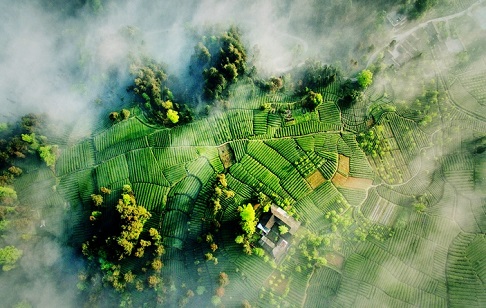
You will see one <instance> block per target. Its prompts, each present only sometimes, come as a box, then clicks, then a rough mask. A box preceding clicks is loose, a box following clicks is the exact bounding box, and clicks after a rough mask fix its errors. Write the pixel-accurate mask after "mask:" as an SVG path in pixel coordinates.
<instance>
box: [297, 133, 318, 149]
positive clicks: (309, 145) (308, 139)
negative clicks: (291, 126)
mask: <svg viewBox="0 0 486 308" xmlns="http://www.w3.org/2000/svg"><path fill="white" fill-rule="evenodd" d="M295 141H297V144H298V145H299V146H300V148H301V149H302V150H304V151H305V152H311V151H314V136H303V137H298V138H295Z"/></svg>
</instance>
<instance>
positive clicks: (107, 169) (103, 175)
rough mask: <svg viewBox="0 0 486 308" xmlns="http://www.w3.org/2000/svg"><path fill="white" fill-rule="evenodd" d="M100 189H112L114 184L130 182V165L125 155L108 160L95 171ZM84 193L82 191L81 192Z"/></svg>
mask: <svg viewBox="0 0 486 308" xmlns="http://www.w3.org/2000/svg"><path fill="white" fill-rule="evenodd" d="M95 172H96V178H97V180H98V186H99V187H103V186H104V187H110V185H111V184H112V183H115V182H119V181H123V180H124V179H126V180H128V178H129V172H128V164H127V159H126V158H125V155H118V156H115V157H114V158H112V159H110V160H107V161H105V162H103V163H101V164H100V165H98V166H97V167H96V169H95ZM80 192H82V190H80Z"/></svg>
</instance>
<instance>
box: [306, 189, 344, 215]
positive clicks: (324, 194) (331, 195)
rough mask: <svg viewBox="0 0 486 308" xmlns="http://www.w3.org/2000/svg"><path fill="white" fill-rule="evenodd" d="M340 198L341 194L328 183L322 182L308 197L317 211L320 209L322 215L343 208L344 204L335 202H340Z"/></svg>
mask: <svg viewBox="0 0 486 308" xmlns="http://www.w3.org/2000/svg"><path fill="white" fill-rule="evenodd" d="M340 197H341V194H340V193H339V191H338V190H337V189H336V187H334V185H332V183H331V182H330V181H326V182H324V183H323V184H322V185H321V186H319V187H317V188H316V189H315V190H314V191H313V192H312V194H311V195H310V198H311V199H312V201H313V203H314V204H315V205H316V206H317V207H318V208H319V209H321V211H322V212H323V213H326V212H329V211H331V210H338V209H339V208H340V207H342V208H344V207H345V205H344V204H341V203H338V202H337V201H338V200H340Z"/></svg>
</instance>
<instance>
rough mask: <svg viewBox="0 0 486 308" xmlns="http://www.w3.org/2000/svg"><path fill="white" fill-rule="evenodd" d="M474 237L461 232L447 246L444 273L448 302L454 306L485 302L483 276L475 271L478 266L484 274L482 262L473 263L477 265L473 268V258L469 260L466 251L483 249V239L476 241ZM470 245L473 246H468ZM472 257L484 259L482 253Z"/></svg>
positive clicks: (477, 305) (472, 305) (478, 304)
mask: <svg viewBox="0 0 486 308" xmlns="http://www.w3.org/2000/svg"><path fill="white" fill-rule="evenodd" d="M475 237H476V235H473V234H464V233H461V234H459V235H458V236H457V238H456V239H455V240H454V242H453V244H452V245H451V246H450V248H449V254H448V260H447V270H446V274H447V283H448V289H449V302H450V304H451V305H454V306H461V307H483V306H485V304H486V295H485V292H484V281H481V278H483V279H484V276H478V272H477V269H478V268H479V269H480V272H481V274H482V275H483V274H484V269H483V268H484V262H483V264H480V265H476V264H474V265H476V266H477V267H476V268H474V267H473V266H472V264H473V263H472V262H471V261H473V260H469V258H470V256H469V254H468V253H467V252H468V251H469V252H470V251H471V250H472V251H474V250H478V249H479V250H480V251H484V240H480V241H476V240H475ZM477 244H479V245H477ZM470 245H474V246H472V247H471V248H469V247H468V246H470ZM476 245H477V246H476ZM474 258H475V261H480V260H482V261H484V254H483V255H482V256H481V257H480V258H477V257H474Z"/></svg>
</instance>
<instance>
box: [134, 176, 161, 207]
mask: <svg viewBox="0 0 486 308" xmlns="http://www.w3.org/2000/svg"><path fill="white" fill-rule="evenodd" d="M133 190H134V191H135V192H136V194H137V203H138V204H140V205H142V206H143V207H145V208H146V209H147V210H149V211H150V212H156V213H161V212H162V211H163V210H164V209H165V205H166V202H167V194H168V192H169V187H165V186H160V185H157V184H152V183H133Z"/></svg>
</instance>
